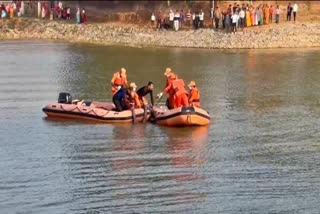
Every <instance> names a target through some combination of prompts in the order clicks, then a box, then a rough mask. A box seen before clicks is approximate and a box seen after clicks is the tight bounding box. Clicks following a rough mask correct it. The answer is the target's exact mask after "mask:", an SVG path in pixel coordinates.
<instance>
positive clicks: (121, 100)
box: [112, 86, 131, 112]
mask: <svg viewBox="0 0 320 214" xmlns="http://www.w3.org/2000/svg"><path fill="white" fill-rule="evenodd" d="M127 94H128V88H125V87H121V86H120V89H119V90H118V91H117V92H116V93H115V94H114V95H113V97H112V102H113V104H114V105H115V107H116V111H117V112H121V111H123V110H127V109H128V108H127V107H126V104H125V103H127V102H129V103H130V102H131V100H129V101H126V99H128V96H127Z"/></svg>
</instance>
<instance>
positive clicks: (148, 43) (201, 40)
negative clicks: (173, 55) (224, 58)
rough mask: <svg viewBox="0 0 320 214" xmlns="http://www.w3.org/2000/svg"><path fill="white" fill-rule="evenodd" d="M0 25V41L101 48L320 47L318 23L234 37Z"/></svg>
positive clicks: (93, 26)
mask: <svg viewBox="0 0 320 214" xmlns="http://www.w3.org/2000/svg"><path fill="white" fill-rule="evenodd" d="M0 23H1V26H0V40H10V39H54V40H63V41H68V42H74V43H94V44H100V45H125V46H133V47H184V48H219V49H242V48H304V47H320V42H319V41H320V22H297V23H293V22H290V23H288V22H284V23H281V24H279V25H277V24H271V25H265V26H255V27H249V28H245V29H244V31H240V32H237V33H236V34H232V33H226V32H225V31H222V30H221V31H214V30H212V29H200V30H197V31H194V30H189V31H188V30H183V31H178V32H173V31H167V30H164V31H156V30H154V29H152V28H151V27H147V26H139V25H131V24H119V23H89V24H85V25H78V24H74V23H71V22H70V23H68V22H64V21H49V20H40V19H30V18H17V19H11V20H10V19H5V20H1V21H0Z"/></svg>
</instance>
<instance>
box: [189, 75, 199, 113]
mask: <svg viewBox="0 0 320 214" xmlns="http://www.w3.org/2000/svg"><path fill="white" fill-rule="evenodd" d="M188 86H189V89H190V92H189V97H188V101H189V103H190V106H195V107H198V108H200V92H199V90H198V89H197V87H196V83H195V82H194V81H191V82H190V83H189V85H188Z"/></svg>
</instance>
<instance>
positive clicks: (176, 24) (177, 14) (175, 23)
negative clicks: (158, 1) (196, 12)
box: [173, 10, 180, 31]
mask: <svg viewBox="0 0 320 214" xmlns="http://www.w3.org/2000/svg"><path fill="white" fill-rule="evenodd" d="M179 19H180V13H179V11H178V10H176V12H175V14H174V21H173V25H174V30H175V31H178V30H179Z"/></svg>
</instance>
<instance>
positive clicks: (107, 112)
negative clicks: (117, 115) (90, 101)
mask: <svg viewBox="0 0 320 214" xmlns="http://www.w3.org/2000/svg"><path fill="white" fill-rule="evenodd" d="M105 111H106V113H104V114H103V115H98V114H97V113H96V112H95V111H94V110H93V109H91V111H89V112H88V113H90V112H93V113H94V114H95V115H97V116H99V117H103V116H105V115H106V114H108V113H109V111H108V110H105Z"/></svg>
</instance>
